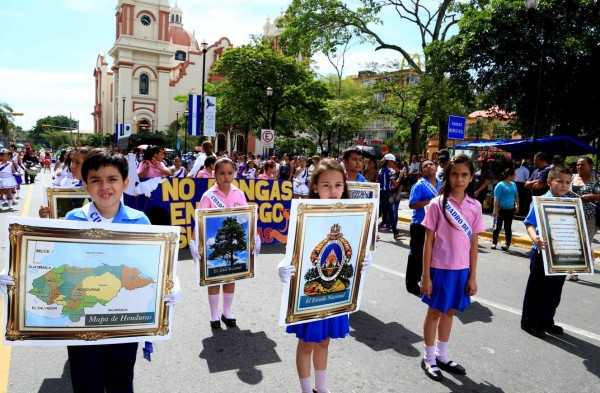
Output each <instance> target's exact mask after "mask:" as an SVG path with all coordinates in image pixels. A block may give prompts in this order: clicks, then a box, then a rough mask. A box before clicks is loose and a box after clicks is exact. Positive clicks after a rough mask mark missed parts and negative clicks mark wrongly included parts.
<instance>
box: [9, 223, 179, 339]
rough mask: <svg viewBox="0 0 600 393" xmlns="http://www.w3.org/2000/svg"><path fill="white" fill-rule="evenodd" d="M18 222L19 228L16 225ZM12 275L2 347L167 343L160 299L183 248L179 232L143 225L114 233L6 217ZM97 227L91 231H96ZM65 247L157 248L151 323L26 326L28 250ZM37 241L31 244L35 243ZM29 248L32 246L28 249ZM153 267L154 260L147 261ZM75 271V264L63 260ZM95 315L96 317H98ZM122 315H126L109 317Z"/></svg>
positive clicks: (116, 229) (165, 310)
mask: <svg viewBox="0 0 600 393" xmlns="http://www.w3.org/2000/svg"><path fill="white" fill-rule="evenodd" d="M17 220H18V221H19V223H17V222H16V221H17ZM7 221H8V234H7V235H8V243H9V245H8V247H7V261H8V273H9V274H10V275H11V276H12V277H14V280H15V283H16V285H14V286H9V287H8V289H9V290H8V302H7V305H6V309H7V314H6V317H5V318H6V319H5V320H6V326H5V335H4V342H5V343H6V344H9V345H48V343H49V342H50V341H51V342H54V343H55V344H52V345H56V343H57V342H59V341H60V340H64V341H65V344H67V345H68V344H70V343H74V342H75V341H76V340H79V342H78V343H77V344H79V345H93V344H95V342H96V341H98V340H103V343H106V342H127V341H137V340H140V339H139V338H138V339H137V340H136V339H134V340H131V339H128V338H131V337H144V336H145V337H149V339H152V340H157V339H167V338H168V337H169V336H170V312H169V307H168V306H166V305H165V303H164V302H163V301H162V298H163V297H164V296H165V295H167V294H169V293H171V292H172V289H173V277H174V264H175V262H176V258H177V252H178V247H179V233H178V232H179V231H178V230H175V229H172V228H170V227H164V226H150V225H148V226H142V225H127V224H108V225H105V226H106V227H108V226H110V228H114V230H112V229H108V228H98V224H91V223H87V222H78V221H65V220H48V219H35V218H23V217H8V218H7ZM92 225H93V226H92ZM94 226H95V227H94ZM40 241H43V242H48V243H54V244H55V245H56V244H58V243H63V244H67V245H69V244H71V243H73V244H74V245H75V244H76V243H77V244H89V245H91V246H92V247H93V245H95V244H98V245H100V244H102V245H115V244H117V245H126V246H128V247H129V246H131V247H136V246H140V245H144V246H148V245H150V246H157V247H158V250H159V253H158V254H159V255H157V265H158V266H156V268H157V279H158V282H157V283H156V291H155V294H154V296H155V302H154V304H155V308H154V315H153V320H154V322H153V323H151V324H144V323H142V324H140V323H139V322H138V323H131V324H127V323H120V324H107V325H105V326H85V327H73V326H60V327H56V326H52V327H45V326H44V327H39V326H35V327H34V326H26V322H25V308H26V301H27V299H26V291H27V290H28V288H26V283H27V280H26V275H27V274H28V273H27V270H28V266H26V262H27V261H28V259H27V258H28V255H27V254H28V250H29V249H30V246H31V247H35V245H36V244H37V242H40ZM31 242H33V243H31ZM30 243H31V244H30ZM148 262H151V261H148ZM65 263H72V264H73V265H72V266H74V267H77V266H76V261H65ZM96 315H97V314H96ZM108 315H124V314H108Z"/></svg>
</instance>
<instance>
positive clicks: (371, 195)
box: [347, 181, 379, 251]
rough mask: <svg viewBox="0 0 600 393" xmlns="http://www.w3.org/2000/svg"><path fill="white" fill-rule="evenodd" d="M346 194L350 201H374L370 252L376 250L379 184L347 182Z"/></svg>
mask: <svg viewBox="0 0 600 393" xmlns="http://www.w3.org/2000/svg"><path fill="white" fill-rule="evenodd" d="M347 184H348V192H349V193H350V198H352V199H372V200H373V201H375V213H374V214H373V220H371V221H372V228H371V251H375V250H376V249H377V234H378V232H379V227H378V226H377V218H378V217H379V183H366V182H358V181H349V182H347Z"/></svg>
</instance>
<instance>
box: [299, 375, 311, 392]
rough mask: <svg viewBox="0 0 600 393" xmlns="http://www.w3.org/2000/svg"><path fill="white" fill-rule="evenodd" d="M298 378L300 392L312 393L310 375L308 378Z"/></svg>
mask: <svg viewBox="0 0 600 393" xmlns="http://www.w3.org/2000/svg"><path fill="white" fill-rule="evenodd" d="M299 379H300V389H302V393H312V382H311V380H310V377H308V378H299Z"/></svg>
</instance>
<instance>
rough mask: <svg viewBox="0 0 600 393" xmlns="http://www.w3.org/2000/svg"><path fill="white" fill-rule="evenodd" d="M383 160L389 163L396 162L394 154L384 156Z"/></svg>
mask: <svg viewBox="0 0 600 393" xmlns="http://www.w3.org/2000/svg"><path fill="white" fill-rule="evenodd" d="M383 158H384V159H385V160H387V161H396V156H394V155H393V154H392V153H388V154H386V155H385V156H383Z"/></svg>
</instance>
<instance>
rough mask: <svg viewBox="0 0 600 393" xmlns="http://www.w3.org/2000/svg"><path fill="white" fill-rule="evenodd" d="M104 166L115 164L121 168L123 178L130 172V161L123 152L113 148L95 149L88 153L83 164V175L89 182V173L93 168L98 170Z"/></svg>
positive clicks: (114, 165)
mask: <svg viewBox="0 0 600 393" xmlns="http://www.w3.org/2000/svg"><path fill="white" fill-rule="evenodd" d="M103 166H113V167H115V168H117V169H118V170H119V173H120V174H121V177H123V180H125V179H127V175H128V174H129V163H128V162H127V158H125V156H123V154H121V153H118V152H116V151H112V150H106V149H94V150H92V151H91V152H89V153H88V155H87V156H86V157H85V160H84V161H83V165H82V166H81V177H82V178H83V181H85V182H87V177H88V174H89V172H90V171H91V170H94V171H97V170H98V169H100V168H101V167H103Z"/></svg>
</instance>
